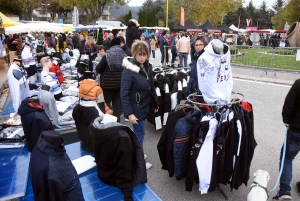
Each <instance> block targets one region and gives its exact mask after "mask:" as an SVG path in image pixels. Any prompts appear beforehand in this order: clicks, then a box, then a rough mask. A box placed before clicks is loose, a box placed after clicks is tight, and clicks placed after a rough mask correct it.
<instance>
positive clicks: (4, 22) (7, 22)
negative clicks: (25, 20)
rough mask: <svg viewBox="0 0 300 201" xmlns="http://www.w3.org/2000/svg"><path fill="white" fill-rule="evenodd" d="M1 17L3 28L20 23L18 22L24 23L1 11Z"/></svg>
mask: <svg viewBox="0 0 300 201" xmlns="http://www.w3.org/2000/svg"><path fill="white" fill-rule="evenodd" d="M0 17H1V18H2V28H6V27H11V26H15V25H18V24H22V23H20V22H17V21H15V20H12V19H10V18H8V17H6V16H5V15H3V14H2V13H1V12H0Z"/></svg>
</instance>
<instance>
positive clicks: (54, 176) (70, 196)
mask: <svg viewBox="0 0 300 201" xmlns="http://www.w3.org/2000/svg"><path fill="white" fill-rule="evenodd" d="M53 132H55V131H53ZM30 171H31V175H32V189H33V194H34V200H35V201H84V198H83V195H82V189H81V184H80V181H79V179H78V175H77V172H76V170H75V168H74V166H73V164H72V162H71V160H70V158H69V157H68V155H67V154H66V150H65V148H64V146H63V145H61V146H60V147H56V146H54V145H52V144H50V143H48V142H47V141H46V140H44V139H43V138H42V137H41V136H40V138H39V140H38V142H37V145H36V146H35V148H34V149H33V151H32V153H31V156H30Z"/></svg>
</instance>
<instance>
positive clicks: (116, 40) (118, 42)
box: [110, 37, 121, 47]
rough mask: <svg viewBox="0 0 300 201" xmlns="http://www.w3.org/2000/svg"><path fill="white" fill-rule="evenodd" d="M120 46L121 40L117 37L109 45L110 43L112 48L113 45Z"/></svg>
mask: <svg viewBox="0 0 300 201" xmlns="http://www.w3.org/2000/svg"><path fill="white" fill-rule="evenodd" d="M120 44H121V40H120V38H118V37H116V38H114V39H112V40H111V43H110V45H111V47H112V46H114V45H120Z"/></svg>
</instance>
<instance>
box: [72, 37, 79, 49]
mask: <svg viewBox="0 0 300 201" xmlns="http://www.w3.org/2000/svg"><path fill="white" fill-rule="evenodd" d="M72 43H73V47H74V49H75V48H76V49H78V44H79V37H78V35H77V34H74V35H73V37H72Z"/></svg>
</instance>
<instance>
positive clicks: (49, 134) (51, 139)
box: [41, 131, 63, 148]
mask: <svg viewBox="0 0 300 201" xmlns="http://www.w3.org/2000/svg"><path fill="white" fill-rule="evenodd" d="M41 137H42V138H43V139H44V140H45V141H47V142H48V143H49V144H52V145H53V146H55V147H57V148H60V147H61V145H62V143H63V139H62V138H61V137H60V134H59V132H57V131H44V132H42V134H41Z"/></svg>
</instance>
